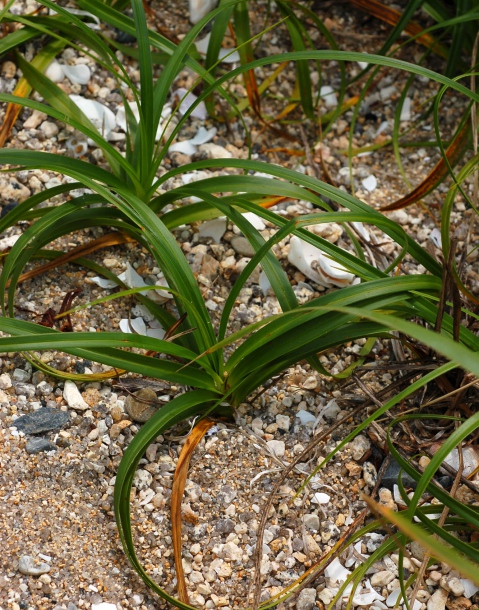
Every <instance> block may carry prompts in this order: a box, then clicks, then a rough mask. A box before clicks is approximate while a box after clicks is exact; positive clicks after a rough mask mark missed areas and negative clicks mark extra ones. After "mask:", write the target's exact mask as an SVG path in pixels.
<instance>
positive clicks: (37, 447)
mask: <svg viewBox="0 0 479 610" xmlns="http://www.w3.org/2000/svg"><path fill="white" fill-rule="evenodd" d="M25 449H26V450H27V453H29V454H30V455H33V454H35V453H41V452H42V451H56V450H57V446H56V445H54V444H53V443H51V442H50V441H49V440H47V439H46V438H31V439H30V440H29V441H28V443H27V446H26V447H25Z"/></svg>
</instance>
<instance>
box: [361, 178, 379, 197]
mask: <svg viewBox="0 0 479 610" xmlns="http://www.w3.org/2000/svg"><path fill="white" fill-rule="evenodd" d="M361 184H362V185H363V186H364V188H365V189H366V190H367V191H368V192H369V193H372V192H373V191H374V190H375V188H376V187H377V185H378V181H377V180H376V176H373V174H370V175H369V176H368V177H367V178H364V180H361Z"/></svg>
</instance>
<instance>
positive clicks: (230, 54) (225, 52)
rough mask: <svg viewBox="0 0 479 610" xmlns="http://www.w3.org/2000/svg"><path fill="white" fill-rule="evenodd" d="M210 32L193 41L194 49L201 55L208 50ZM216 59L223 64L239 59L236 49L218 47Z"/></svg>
mask: <svg viewBox="0 0 479 610" xmlns="http://www.w3.org/2000/svg"><path fill="white" fill-rule="evenodd" d="M210 38H211V32H210V33H209V34H206V36H205V37H204V38H202V39H201V40H198V41H197V42H195V46H196V50H197V51H198V53H201V55H206V53H207V52H208V45H209V44H210ZM218 59H219V60H220V61H222V62H224V63H225V64H233V63H235V62H237V61H239V60H240V56H239V53H238V51H236V50H233V49H223V48H221V49H220V52H219V55H218Z"/></svg>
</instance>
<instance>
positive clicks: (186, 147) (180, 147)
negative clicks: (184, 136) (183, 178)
mask: <svg viewBox="0 0 479 610" xmlns="http://www.w3.org/2000/svg"><path fill="white" fill-rule="evenodd" d="M168 152H169V153H173V152H179V153H182V154H183V155H188V156H189V157H192V156H193V155H194V154H195V153H196V146H193V144H192V143H191V141H190V140H183V142H175V143H174V144H172V145H171V146H170V147H169V149H168Z"/></svg>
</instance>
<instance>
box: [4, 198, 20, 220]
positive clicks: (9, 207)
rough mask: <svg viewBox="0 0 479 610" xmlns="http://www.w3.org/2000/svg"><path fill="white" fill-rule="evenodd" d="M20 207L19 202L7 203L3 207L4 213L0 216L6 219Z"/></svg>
mask: <svg viewBox="0 0 479 610" xmlns="http://www.w3.org/2000/svg"><path fill="white" fill-rule="evenodd" d="M17 205H18V202H17V201H11V202H10V203H6V204H5V205H4V206H3V207H2V212H1V214H0V218H4V217H5V216H6V215H7V214H8V212H11V211H12V210H14V209H15V208H16V207H17Z"/></svg>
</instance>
